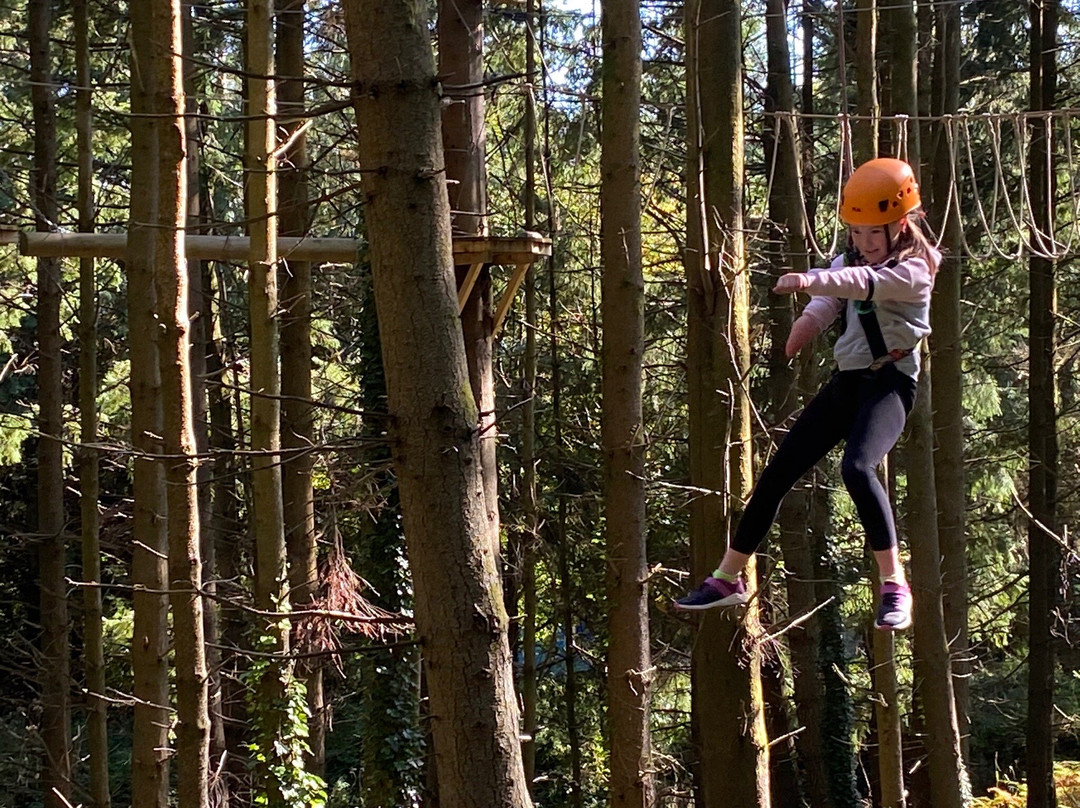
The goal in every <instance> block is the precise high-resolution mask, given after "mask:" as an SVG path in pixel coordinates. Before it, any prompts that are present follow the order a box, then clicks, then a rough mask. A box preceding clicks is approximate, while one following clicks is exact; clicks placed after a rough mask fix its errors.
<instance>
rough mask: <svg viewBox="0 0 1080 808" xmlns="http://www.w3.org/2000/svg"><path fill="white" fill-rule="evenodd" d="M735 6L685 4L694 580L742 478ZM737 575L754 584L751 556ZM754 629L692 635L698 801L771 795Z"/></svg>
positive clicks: (735, 509)
mask: <svg viewBox="0 0 1080 808" xmlns="http://www.w3.org/2000/svg"><path fill="white" fill-rule="evenodd" d="M741 17H742V15H741V13H740V6H739V4H738V3H736V2H733V0H692V1H691V2H688V3H687V4H686V43H687V44H686V47H687V131H688V134H689V144H688V157H689V164H688V170H687V181H688V205H687V210H688V217H687V218H688V223H687V229H688V237H687V253H686V259H685V260H686V271H687V279H688V287H689V310H688V319H689V322H688V337H687V366H688V371H687V373H688V385H689V394H690V403H689V412H690V428H689V436H690V437H689V440H690V482H691V485H693V486H694V487H695V488H702V489H706V490H708V491H710V493H709V494H707V495H704V496H701V497H698V498H697V499H696V500H695V501H694V503H693V504H692V505H691V511H690V546H691V555H692V564H691V574H692V576H693V577H694V578H695V579H696V580H700V579H701V578H703V577H704V576H705V575H707V574H708V572H709V571H710V570H711V569H712V568H713V566H714V565H715V564H716V562H717V561H718V560H719V558H720V556H721V554H722V553H723V550H724V549H725V544H726V541H727V538H728V537H729V536H730V533H731V530H732V528H733V526H734V524H735V522H736V520H737V517H738V514H739V512H740V511H741V509H742V504H743V502H745V500H746V498H747V497H748V495H749V492H750V485H751V454H752V451H751V449H752V447H751V444H750V404H749V401H748V397H747V389H746V386H745V383H744V381H745V374H746V373H747V372H748V370H749V364H750V347H749V324H748V308H749V291H748V286H749V278H748V273H747V268H746V262H745V254H744V247H743V237H742V206H743V204H742V180H743V176H742V175H743V123H742V114H743V101H742V27H741ZM746 576H747V581H748V584H749V585H750V588H751V589H753V588H755V585H756V576H755V569H754V565H753V562H752V561H751V564H750V565H749V566H748V567H747V570H746ZM758 632H759V627H758V618H757V606H756V604H755V603H754V602H753V601H751V604H750V606H749V607H748V608H747V609H746V612H745V616H744V618H743V621H742V622H741V623H739V622H736V620H735V619H733V617H732V613H730V612H728V613H724V614H717V613H715V612H712V613H706V614H705V615H704V617H703V619H702V621H701V626H700V629H699V633H698V637H697V639H696V641H695V643H694V651H693V657H692V674H691V682H692V684H691V687H692V691H691V692H692V722H693V733H694V736H695V743H696V745H697V747H698V752H699V755H700V757H699V760H698V766H697V769H696V778H695V779H696V785H697V788H698V793H699V799H700V800H702V802H700V803H699V804H702V805H705V806H713V805H720V804H726V805H734V806H767V805H768V804H769V775H768V772H769V754H768V743H767V739H766V737H765V723H764V709H763V702H762V690H761V679H760V652H759V650H758V649H757V648H756V647H755V646H754V644H753V642H754V639H753V638H755V637H756V636H757V635H758ZM744 643H746V644H747V647H746V648H745V649H744V648H743V645H744Z"/></svg>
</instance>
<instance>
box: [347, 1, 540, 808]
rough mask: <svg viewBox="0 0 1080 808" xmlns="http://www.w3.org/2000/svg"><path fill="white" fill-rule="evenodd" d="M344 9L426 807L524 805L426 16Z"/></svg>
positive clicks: (410, 5)
mask: <svg viewBox="0 0 1080 808" xmlns="http://www.w3.org/2000/svg"><path fill="white" fill-rule="evenodd" d="M345 13H346V17H345V20H346V31H347V34H348V40H349V50H350V54H351V57H352V69H353V78H354V92H355V96H354V103H355V108H356V119H357V128H358V131H359V156H360V165H361V167H362V168H363V169H365V173H364V196H365V202H366V207H365V216H366V220H367V225H368V234H369V237H370V240H371V258H372V267H373V272H374V279H375V299H376V305H377V307H378V312H379V325H380V335H381V338H382V353H383V362H384V366H385V369H386V381H387V391H388V402H389V408H390V415H391V418H392V424H393V427H392V432H393V435H392V439H393V447H394V458H395V469H396V472H397V478H398V484H399V487H400V492H401V503H402V514H403V517H404V524H405V534H406V542H407V544H408V548H409V563H410V567H411V569H412V573H413V581H414V587H415V596H416V598H415V603H416V626H417V632H418V634H419V635H420V638H421V640H422V642H423V645H424V649H425V654H426V662H427V673H428V685H429V693H430V699H431V714H432V723H433V733H434V739H435V750H436V753H435V754H436V768H437V771H438V779H439V790H440V793H439V797H440V804H441V805H443V806H446V808H458V807H459V806H506V808H512V807H513V808H517V807H518V806H529V805H530V804H531V802H530V799H529V796H528V790H527V788H526V785H525V778H524V772H523V769H522V764H521V745H520V742H519V739H518V723H517V721H518V716H517V705H516V701H515V700H514V698H513V679H512V674H511V667H510V652H509V647H508V645H507V615H506V610H505V608H504V606H503V601H502V595H501V587H500V584H499V575H498V570H497V568H496V560H495V554H494V552H493V547H494V546H495V542H496V537H495V536H493V535H492V530H493V525H492V523H491V521H490V520H489V518H488V514H487V508H488V506H487V502H486V500H485V492H484V480H483V470H482V467H481V463H482V461H481V446H480V443H481V436H480V435H479V434H478V432H477V423H478V415H479V412H478V409H477V404H476V400H475V399H474V398H473V396H472V395H471V388H470V386H469V383H468V370H467V365H466V359H465V351H464V346H463V345H462V341H461V339H460V337H459V336H458V333H459V332H458V330H459V328H460V326H459V324H458V314H457V302H456V301H457V296H456V291H455V287H454V276H453V258H452V243H451V233H450V205H449V201H448V197H447V192H446V186H445V182H444V177H443V174H442V168H443V153H442V146H441V143H440V136H439V135H440V133H439V99H438V95H437V85H436V77H435V65H434V60H433V58H432V53H431V46H430V43H429V39H428V29H427V20H426V14H425V13H424V8H423V5H422V4H421V3H419V2H416V1H415V0H391V1H390V2H388V0H361V1H360V2H356V3H351V4H348V5H347V6H346V8H345ZM403 233H404V234H407V237H406V238H402V234H403ZM418 312H419V313H422V315H423V316H422V317H421V316H417V313H418Z"/></svg>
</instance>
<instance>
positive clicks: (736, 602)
mask: <svg viewBox="0 0 1080 808" xmlns="http://www.w3.org/2000/svg"><path fill="white" fill-rule="evenodd" d="M749 600H750V596H749V595H745V594H743V595H739V594H735V595H728V596H727V597H726V598H720V600H714V601H713V602H712V603H706V604H703V605H701V606H687V605H684V604H682V603H679V602H678V601H675V609H676V610H677V611H680V612H704V611H708V610H709V609H721V608H723V607H725V606H742V605H743V604H745V603H746V602H748V601H749Z"/></svg>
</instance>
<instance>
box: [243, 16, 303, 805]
mask: <svg viewBox="0 0 1080 808" xmlns="http://www.w3.org/2000/svg"><path fill="white" fill-rule="evenodd" d="M272 11H273V9H272V8H271V4H270V2H269V0H248V3H247V73H248V111H249V116H248V125H247V143H246V148H245V152H246V155H245V156H246V163H247V165H246V171H245V191H246V202H247V217H248V223H249V224H248V226H249V230H250V237H251V242H250V248H251V252H250V256H249V259H248V305H249V311H250V319H251V449H252V452H253V460H252V466H251V467H252V472H251V477H252V482H251V490H252V518H251V521H252V532H253V534H254V536H255V602H256V604H257V605H258V606H259V608H260V609H263V610H265V611H269V612H284V611H288V608H289V590H288V576H287V572H286V553H285V531H284V515H283V512H282V511H283V506H282V497H281V466H280V459H281V458H280V454H279V453H280V451H281V406H280V396H281V378H280V375H279V369H278V360H279V356H280V354H279V344H278V323H277V318H278V316H279V310H278V287H277V261H278V255H277V230H278V218H277V214H278V211H277V175H276V173H275V168H276V159H275V157H274V148H275V146H276V140H275V131H274V129H275V127H274V120H275V116H276V114H277V109H276V100H275V95H274V83H273V81H272V80H271V79H270V78H269V77H270V76H273V75H274V59H273V54H272V51H271V48H270V42H271V14H272ZM289 630H290V629H289V621H288V620H287V619H278V618H271V619H268V620H267V621H266V622H265V623H264V624H263V625H262V626H261V630H260V635H261V636H260V638H259V642H260V650H262V651H265V652H270V653H273V654H284V655H287V654H288V652H289ZM292 676H293V665H292V662H291V661H289V660H288V658H287V657H284V658H277V659H272V660H270V661H269V662H268V663H267V664H266V666H265V668H264V669H263V672H262V675H261V677H260V681H259V682H258V684H257V685H256V688H257V695H256V700H257V707H256V708H255V713H256V720H257V722H258V724H259V729H260V731H259V733H258V735H259V737H258V741H257V742H258V744H259V751H260V753H261V755H262V758H263V759H262V761H261V762H260V764H259V765H258V766H257V767H256V786H255V787H256V791H257V792H258V793H260V794H265V795H266V798H267V799H268V800H269V802H270V804H271V805H276V804H280V803H282V802H283V801H284V799H285V794H284V793H283V788H284V786H285V783H283V782H282V779H281V777H280V776H279V775H278V774H277V773H276V770H277V769H279V767H284V768H285V769H286V770H288V771H292V770H293V767H294V765H295V761H293V760H292V758H291V756H289V755H288V754H287V753H286V751H285V750H286V748H287V747H288V746H289V745H290V744H291V742H292V740H293V737H292V732H293V727H292V720H291V718H290V712H291V710H290V704H289V684H290V681H291V679H292Z"/></svg>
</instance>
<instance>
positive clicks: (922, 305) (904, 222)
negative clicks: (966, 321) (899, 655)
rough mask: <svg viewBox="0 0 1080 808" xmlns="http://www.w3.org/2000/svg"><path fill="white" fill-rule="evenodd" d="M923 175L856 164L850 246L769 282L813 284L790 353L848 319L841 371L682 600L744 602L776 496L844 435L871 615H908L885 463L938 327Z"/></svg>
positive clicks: (682, 603) (843, 207)
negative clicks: (876, 582) (875, 596)
mask: <svg viewBox="0 0 1080 808" xmlns="http://www.w3.org/2000/svg"><path fill="white" fill-rule="evenodd" d="M920 204H921V199H920V196H919V186H918V184H917V183H916V182H915V175H914V173H913V172H912V170H911V167H910V166H909V165H908V164H907V163H905V162H903V161H902V160H894V159H891V158H880V159H876V160H870V161H869V162H867V163H864V164H863V165H861V166H859V168H858V169H856V171H855V172H854V173H853V174H852V175H851V178H850V179H849V180H848V181H847V183H846V184H845V185H844V190H843V194H842V196H841V201H840V215H841V218H842V219H843V220H844V222H845V223H847V225H848V227H849V235H848V249H847V251H846V252H845V253H844V255H843V256H840V257H838V258H837V259H835V260H834V261H833V262H832V265H831V266H830V267H829V268H828V269H812V270H810V271H809V272H807V273H799V272H794V273H788V274H786V275H783V276H781V277H780V279H779V280H778V281H777V283H776V286H775V287H774V288H773V292H775V293H777V294H792V293H795V292H806V293H807V294H809V295H810V302H809V303H808V304H807V305H806V308H805V309H803V313H802V315H801V316H800V317H799V318H798V319H797V320H796V321H795V322H794V324H793V325H792V327H791V334H790V336H788V340H787V345H786V352H787V355H788V357H789V358H791V357H794V356H795V355H796V354H797V353H799V351H801V350H802V349H803V348H804V347H805V346H806V345H807V344H808V343H809V342H810V341H811V340H812V339H813V338H814V337H815V336H816V335H817V334H819V333H821V332H822V331H824V330H825V329H826V328H828V327H829V326H830V325H831V324H832V323H833V321H834V320H836V319H837V318H840V323H841V327H840V335H839V337H838V338H837V340H836V344H835V345H834V347H833V356H834V357H835V359H836V364H837V370H836V371H835V372H834V373H833V375H832V378H830V379H829V381H828V382H827V383H826V384H825V386H824V387H823V388H822V389H821V391H820V392H819V393H818V394H817V395H816V396H815V397H814V398H813V400H812V401H810V403H809V404H807V405H806V408H805V409H804V410H803V411H802V413H801V414H800V415H799V417H798V418H797V419H796V420H795V423H794V424H793V425H792V427H791V430H790V431H789V432H788V434H787V437H786V438H784V440H783V442H782V443H781V444H780V447H779V448H778V449H777V451H776V454H775V455H774V456H773V458H772V460H771V461H769V463H768V465H766V466H765V469H764V470H763V471H762V472H761V476H760V478H759V479H758V481H757V485H756V487H755V488H754V492H753V494H752V495H751V497H750V501H749V502H748V503H747V505H746V510H745V511H744V513H743V515H742V519H741V520H740V522H739V526H738V528H737V530H736V532H735V537H734V538H733V539H732V540H731V543H730V544H729V546H728V549H727V551H726V552H725V553H724V557H723V559H721V561H720V566H719V567H718V568H717V569H716V570H715V571H714V572H713V574H712V575H710V576H709V577H708V578H706V579H705V581H704V582H703V583H702V584H701V586H699V587H698V588H697V589H695V590H694V591H693V592H691V593H690V594H688V595H686V596H685V597H682V598H680V599H678V600H677V601H675V608H677V609H680V610H689V611H693V610H702V609H712V608H716V607H723V606H734V605H736V604H740V603H745V602H746V601H747V598H748V596H747V592H746V587H745V585H744V583H743V580H742V578H741V573H742V570H743V568H744V567H745V566H746V562H747V560H748V559H749V557H750V556H751V555H752V554H753V553H754V551H755V550H757V548H758V546H759V545H760V544H761V542H762V540H764V538H765V535H766V533H768V531H769V528H770V527H771V526H772V523H773V521H774V520H775V519H776V514H777V512H778V510H779V508H780V502H781V500H782V499H783V498H784V496H785V495H786V494H787V493H788V491H790V490H791V488H792V487H793V486H794V485H795V483H796V482H797V481H798V480H799V478H800V477H802V476H803V475H804V474H805V473H806V472H807V471H809V470H810V469H811V468H813V466H814V464H816V463H817V462H818V461H819V460H821V458H823V457H824V456H825V455H826V453H827V452H828V451H829V450H830V449H832V448H833V447H834V446H836V445H837V444H838V443H840V442H841V441H845V446H844V458H843V463H842V465H841V474H842V476H843V480H844V485H845V486H846V487H847V490H848V492H849V493H850V494H851V498H852V500H853V501H854V503H855V508H856V510H857V512H858V515H859V521H860V522H861V523H862V525H863V528H864V529H865V530H866V537H867V540H868V541H869V543H870V547H871V549H872V550H873V553H874V559H875V561H876V562H877V568H878V574H879V575H880V578H881V587H880V593H881V602H880V605H879V608H878V613H877V617H876V619H875V621H874V624H875V626H876V627H877V628H879V629H882V630H885V631H902V630H903V629H906V628H907V627H908V626H910V625H911V588H910V587H909V586H908V584H907V581H906V579H905V576H904V569H903V567H902V566H901V564H900V558H899V553H898V550H897V542H896V525H895V523H894V521H893V516H892V508H891V507H890V505H889V497H888V493H887V492H886V490H885V488H884V486H882V484H881V481H880V480H879V479H878V475H877V467H878V465H879V464H880V463H881V461H882V459H883V458H884V457H885V455H886V454H888V452H889V451H890V450H891V449H892V448H893V446H895V445H896V442H897V440H899V438H900V434H901V433H902V432H903V430H904V424H905V422H906V421H907V415H908V413H909V412H911V407H912V405H913V404H914V402H915V387H916V382H917V380H918V377H919V352H918V345H919V342H920V340H922V339H923V338H925V337H926V336H927V335H928V334H929V333H930V293H931V291H932V290H933V287H934V275H935V274H936V273H937V268H938V264H939V263H940V260H941V255H940V253H938V251H937V250H935V249H934V248H933V247H932V246H931V245H930V244H929V242H928V241H927V239H926V236H925V235H924V234H923V231H922V228H921V227H920V222H919V220H920V218H921V217H922V215H923V214H922V211H921V209H920Z"/></svg>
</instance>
